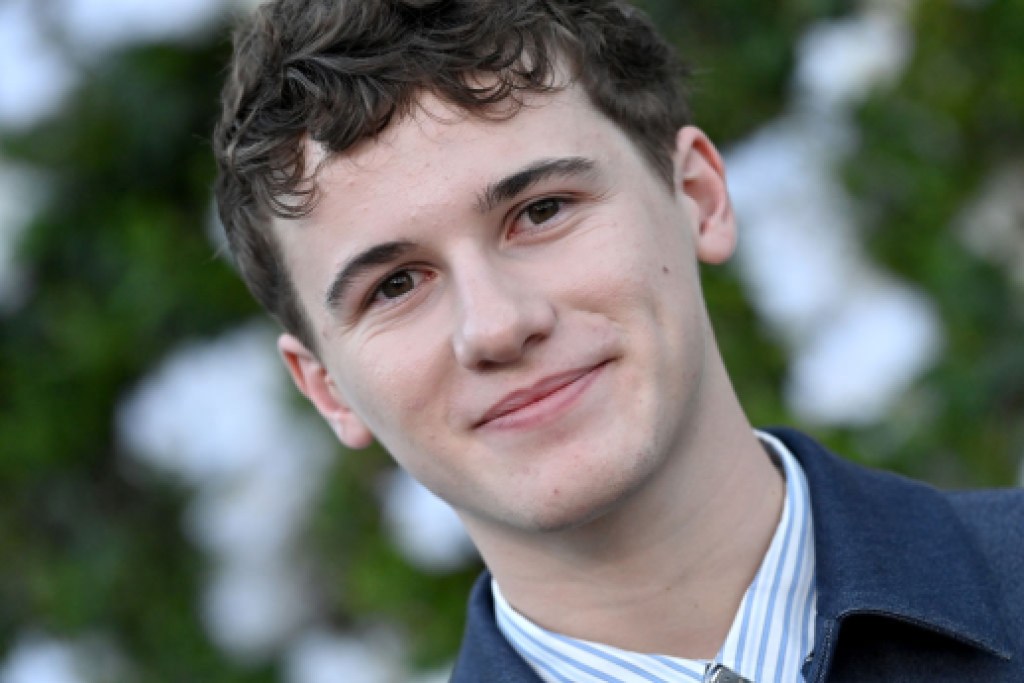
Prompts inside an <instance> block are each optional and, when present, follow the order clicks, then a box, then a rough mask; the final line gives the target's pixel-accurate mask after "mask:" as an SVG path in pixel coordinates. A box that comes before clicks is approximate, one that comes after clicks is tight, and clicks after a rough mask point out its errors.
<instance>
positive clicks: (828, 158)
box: [726, 116, 864, 342]
mask: <svg viewBox="0 0 1024 683" xmlns="http://www.w3.org/2000/svg"><path fill="white" fill-rule="evenodd" d="M805 118H806V117H798V116H793V117H790V118H784V119H782V120H780V121H777V122H775V123H772V124H769V125H768V126H766V127H765V128H763V129H762V130H761V131H759V132H757V133H756V134H754V135H753V136H752V137H751V138H748V139H747V140H744V141H743V142H742V143H740V144H739V145H737V146H736V147H734V148H733V149H731V150H730V151H729V152H728V154H727V155H726V160H727V166H728V169H729V188H730V193H731V196H732V198H733V204H734V206H735V208H736V213H737V216H738V218H739V222H740V239H739V246H738V248H737V253H736V264H737V266H738V267H739V269H740V277H741V279H742V280H743V281H744V283H745V285H746V291H747V293H748V294H749V296H750V297H751V300H752V301H753V303H754V305H755V307H756V308H757V309H758V310H759V311H761V313H762V314H763V315H764V316H765V318H766V320H767V321H768V323H769V324H770V325H771V326H772V328H773V329H774V330H775V332H776V333H777V334H779V335H780V336H782V337H783V338H786V339H789V340H791V341H793V342H797V341H798V340H799V339H800V338H802V337H803V336H804V335H805V334H807V332H808V330H809V329H810V328H811V327H813V326H814V325H816V324H818V323H819V322H820V319H821V318H822V316H823V315H825V314H827V313H828V311H829V310H830V309H831V308H832V306H833V305H834V303H835V302H836V301H838V300H839V299H841V298H842V297H843V296H844V294H845V292H846V287H847V282H848V281H849V280H850V279H851V278H852V277H854V276H855V273H856V272H857V271H858V270H860V268H861V264H862V261H863V258H864V257H863V254H862V253H861V249H860V244H859V242H858V241H857V238H856V233H855V231H854V226H853V225H852V216H853V211H852V208H851V207H850V206H849V202H848V201H847V198H846V195H845V194H844V193H843V191H842V189H841V188H840V187H839V186H838V181H837V180H836V178H835V177H834V172H833V168H834V166H835V163H836V159H837V157H839V156H840V155H841V152H842V151H843V150H844V149H845V143H846V141H845V139H844V136H843V135H842V133H841V131H839V130H836V129H835V128H834V127H830V126H829V125H827V124H824V123H822V124H820V125H818V122H816V121H814V120H813V119H812V120H804V119H805Z"/></svg>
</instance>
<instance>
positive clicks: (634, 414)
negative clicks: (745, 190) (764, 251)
mask: <svg viewBox="0 0 1024 683" xmlns="http://www.w3.org/2000/svg"><path fill="white" fill-rule="evenodd" d="M675 165H676V179H675V183H674V188H669V187H668V186H667V184H666V183H665V181H664V180H663V179H661V178H659V177H658V176H656V175H655V173H654V172H653V171H652V170H651V169H650V167H649V166H648V164H647V163H645V162H644V160H643V158H642V157H641V155H640V152H639V151H638V150H637V148H636V147H635V146H634V145H633V144H632V143H631V142H630V140H629V139H628V138H627V137H626V136H625V134H624V133H622V132H621V131H620V130H619V129H618V128H617V127H616V126H615V125H613V124H612V123H610V122H609V121H608V120H607V119H606V118H604V117H603V116H602V115H601V114H599V113H598V112H597V111H596V110H595V109H594V108H593V106H592V105H591V104H590V103H589V101H588V100H587V99H586V97H585V95H584V94H583V93H582V92H581V91H579V90H578V89H577V88H569V89H567V90H565V91H562V92H559V93H556V94H551V95H538V96H535V97H531V98H529V99H528V101H527V106H526V107H524V108H523V109H522V110H521V111H520V112H519V113H517V114H516V115H515V116H513V117H511V118H510V119H507V120H504V121H488V120H483V119H480V118H477V117H473V116H470V115H466V114H464V113H461V112H458V111H457V110H453V109H452V108H450V107H448V106H446V105H444V104H443V103H441V102H439V101H437V100H435V99H432V98H430V97H424V98H423V99H422V101H421V102H420V108H419V110H418V111H417V112H416V113H415V114H414V115H412V116H410V117H408V118H406V119H404V120H402V121H400V122H399V123H397V124H395V125H393V126H391V127H390V128H389V129H387V130H386V131H385V132H384V133H383V135H381V136H380V138H379V139H377V140H373V141H367V142H365V143H364V144H362V145H361V146H359V147H357V148H355V149H354V150H352V151H350V152H349V153H346V154H345V155H343V156H341V157H339V158H337V159H333V160H331V161H330V162H328V163H327V164H326V165H325V166H324V168H323V169H322V170H321V172H320V174H319V176H318V184H319V188H320V190H321V201H320V203H319V205H318V206H317V208H316V210H315V211H314V213H313V214H312V215H311V216H309V217H307V218H306V219H304V220H303V221H302V222H301V224H289V223H278V224H277V225H276V226H275V230H276V232H277V235H278V236H279V238H280V240H281V243H282V248H283V251H284V255H285V260H286V264H287V267H288V270H289V272H290V273H291V274H292V276H293V278H294V282H295V286H296V289H297V291H298V293H299V298H300V301H301V304H302V305H303V306H304V307H305V309H306V311H308V314H309V317H310V319H311V321H312V324H313V328H314V329H315V330H316V333H317V335H318V340H317V341H318V344H319V347H320V348H319V356H318V357H317V356H314V355H313V354H311V353H309V352H308V351H306V350H305V349H303V348H302V346H301V345H300V344H299V342H298V341H297V340H295V339H294V338H292V337H289V336H287V335H286V336H284V337H282V340H281V349H282V351H283V353H284V356H285V359H286V360H287V361H288V364H289V367H290V369H291V370H292V372H293V375H294V376H295V378H296V381H297V383H298V384H299V386H300V388H301V389H302V390H303V391H304V392H305V393H306V394H307V395H308V396H309V397H310V398H311V399H312V400H313V401H314V403H316V405H317V407H318V409H319V410H320V412H321V413H322V414H323V415H324V416H325V417H326V418H327V420H328V422H329V423H330V424H331V425H332V426H333V427H334V429H335V431H336V433H337V434H338V436H339V438H341V440H342V441H343V442H345V443H346V444H347V445H349V446H352V447H359V446H363V445H366V444H367V443H369V441H370V439H371V438H372V437H373V436H375V437H376V438H377V439H379V440H380V442H381V443H382V444H383V445H384V446H385V447H386V448H387V449H388V450H389V451H390V452H391V454H392V455H393V456H394V458H395V459H396V460H397V461H398V462H399V463H400V464H401V465H402V466H403V467H405V468H406V469H407V470H408V471H409V472H410V473H411V474H412V475H413V476H414V477H416V478H417V479H419V480H420V481H421V482H422V483H423V484H425V485H426V486H427V487H428V488H430V489H431V490H433V491H434V492H435V493H436V494H438V495H439V496H440V497H441V498H443V499H445V500H447V501H448V502H449V503H450V504H452V505H453V506H454V507H455V508H456V509H457V510H458V511H459V512H460V513H461V514H462V515H463V517H464V518H465V519H467V521H472V522H476V523H479V524H485V525H491V526H492V527H493V526H496V527H501V528H506V529H516V530H522V531H538V530H552V529H559V528H567V527H571V526H573V525H578V524H581V523H583V522H586V521H588V520H590V519H593V518H594V517H595V516H597V515H600V514H601V513H603V512H605V511H607V510H609V509H611V508H614V506H615V505H617V504H618V503H619V502H620V501H623V500H626V499H627V498H628V497H629V494H631V493H633V492H635V491H637V490H638V489H642V487H643V486H644V484H645V482H648V481H650V480H651V478H652V477H653V476H655V475H656V474H657V472H658V471H659V469H660V468H661V467H662V466H663V465H664V464H665V463H666V462H668V461H669V460H670V459H671V458H673V457H676V456H678V455H680V454H681V453H682V452H683V451H684V450H685V442H686V440H687V435H688V432H689V430H690V429H691V428H692V425H693V424H694V423H695V421H696V420H697V419H698V415H699V412H700V411H701V409H702V396H703V395H704V393H705V392H706V390H707V388H706V382H705V381H704V380H705V375H704V370H705V366H706V363H707V362H708V360H707V359H708V353H709V347H710V346H711V345H712V343H713V342H712V341H711V333H710V331H709V328H708V325H707V321H706V314H705V311H704V306H703V301H702V298H701V293H700V288H699V282H698V273H697V262H698V260H706V261H721V260H724V259H725V258H727V257H728V255H729V253H730V252H731V249H732V224H731V214H730V213H729V211H728V199H727V198H725V193H724V185H722V184H721V167H720V161H719V160H718V157H717V154H716V153H715V151H714V148H713V147H711V145H710V143H708V142H707V140H706V138H704V137H703V135H702V134H700V133H699V131H696V130H695V129H684V131H682V132H681V134H680V136H679V149H677V151H676V154H675ZM715 183H718V186H715V187H712V186H713V185H714V184H715ZM709 188H710V189H709ZM709 195H714V196H709ZM371 435H372V436H371Z"/></svg>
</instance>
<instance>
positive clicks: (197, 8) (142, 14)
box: [52, 0, 225, 52]
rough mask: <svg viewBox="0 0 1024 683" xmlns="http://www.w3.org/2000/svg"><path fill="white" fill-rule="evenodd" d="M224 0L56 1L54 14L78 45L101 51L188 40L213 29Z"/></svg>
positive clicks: (222, 8) (88, 50)
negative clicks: (124, 46) (164, 41)
mask: <svg viewBox="0 0 1024 683" xmlns="http://www.w3.org/2000/svg"><path fill="white" fill-rule="evenodd" d="M224 5H225V3H224V2H223V0H219V1H218V0H175V1H174V2H138V0H53V2H52V8H53V10H54V13H53V16H54V18H55V19H58V20H59V21H60V23H61V25H62V27H63V29H64V32H65V34H66V35H67V36H68V37H70V38H71V40H72V41H73V42H74V43H75V44H76V46H78V47H80V48H82V49H83V50H84V51H86V52H98V51H103V50H108V49H111V48H117V47H119V46H121V45H126V44H134V43H147V42H156V41H162V40H187V39H189V38H194V37H195V36H196V35H201V34H202V33H203V32H204V31H205V30H208V29H210V28H212V27H213V26H214V25H215V23H216V21H217V19H219V18H220V17H221V16H222V14H223V10H224Z"/></svg>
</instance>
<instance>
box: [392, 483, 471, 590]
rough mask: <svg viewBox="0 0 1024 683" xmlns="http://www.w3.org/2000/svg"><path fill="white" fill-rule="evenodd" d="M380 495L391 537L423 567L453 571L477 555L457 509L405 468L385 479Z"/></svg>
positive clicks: (438, 570) (404, 552)
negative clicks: (413, 476)
mask: <svg viewBox="0 0 1024 683" xmlns="http://www.w3.org/2000/svg"><path fill="white" fill-rule="evenodd" d="M381 498H382V503H383V505H384V520H385V523H386V525H387V529H388V532H389V533H390V535H391V538H392V540H393V541H394V543H395V545H396V546H397V547H398V549H399V551H400V552H401V553H402V555H403V556H404V557H405V558H406V559H408V560H409V561H410V562H411V563H413V564H414V565H416V566H417V567H419V568H420V569H424V570H427V571H434V572H445V571H452V570H455V569H459V568H462V567H465V566H466V565H467V564H468V563H469V562H471V561H473V559H474V558H476V556H477V553H476V549H475V548H474V546H473V544H472V542H471V541H470V540H469V536H467V535H466V529H465V527H463V526H462V520H460V519H459V517H458V515H456V514H455V511H454V510H452V508H451V507H450V506H449V505H448V504H447V503H445V502H444V501H443V500H441V499H440V498H438V497H437V496H435V495H434V494H433V493H431V492H430V491H429V490H428V489H427V488H426V487H424V486H423V485H422V484H420V483H419V482H418V481H416V480H415V479H413V478H412V477H411V476H409V475H408V474H407V473H406V472H405V471H404V470H401V469H396V470H394V471H393V472H391V473H390V474H389V475H388V476H387V477H386V478H385V479H384V481H383V485H382V487H381Z"/></svg>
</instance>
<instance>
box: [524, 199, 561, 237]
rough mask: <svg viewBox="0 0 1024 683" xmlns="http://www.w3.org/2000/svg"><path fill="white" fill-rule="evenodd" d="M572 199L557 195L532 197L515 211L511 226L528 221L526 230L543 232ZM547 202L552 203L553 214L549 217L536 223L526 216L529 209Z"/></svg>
mask: <svg viewBox="0 0 1024 683" xmlns="http://www.w3.org/2000/svg"><path fill="white" fill-rule="evenodd" d="M572 201H573V200H572V199H571V198H568V197H559V196H554V197H541V198H539V199H534V200H532V201H530V202H529V203H528V204H526V205H525V206H524V207H523V208H522V209H520V210H519V211H518V212H516V213H515V218H514V220H513V227H515V226H516V225H518V224H520V223H522V222H524V221H529V222H528V223H527V228H526V231H527V232H533V231H536V232H543V231H544V230H545V229H547V228H549V227H551V224H552V223H555V222H559V219H560V218H562V214H563V213H565V210H566V208H568V206H569V205H570V204H572ZM547 203H551V204H553V205H554V206H553V209H554V214H553V215H552V216H551V217H549V218H548V219H546V220H543V221H541V222H538V223H535V222H533V221H532V220H531V219H530V218H529V217H528V213H529V212H530V210H531V209H535V208H537V207H539V206H541V205H543V204H547Z"/></svg>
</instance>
